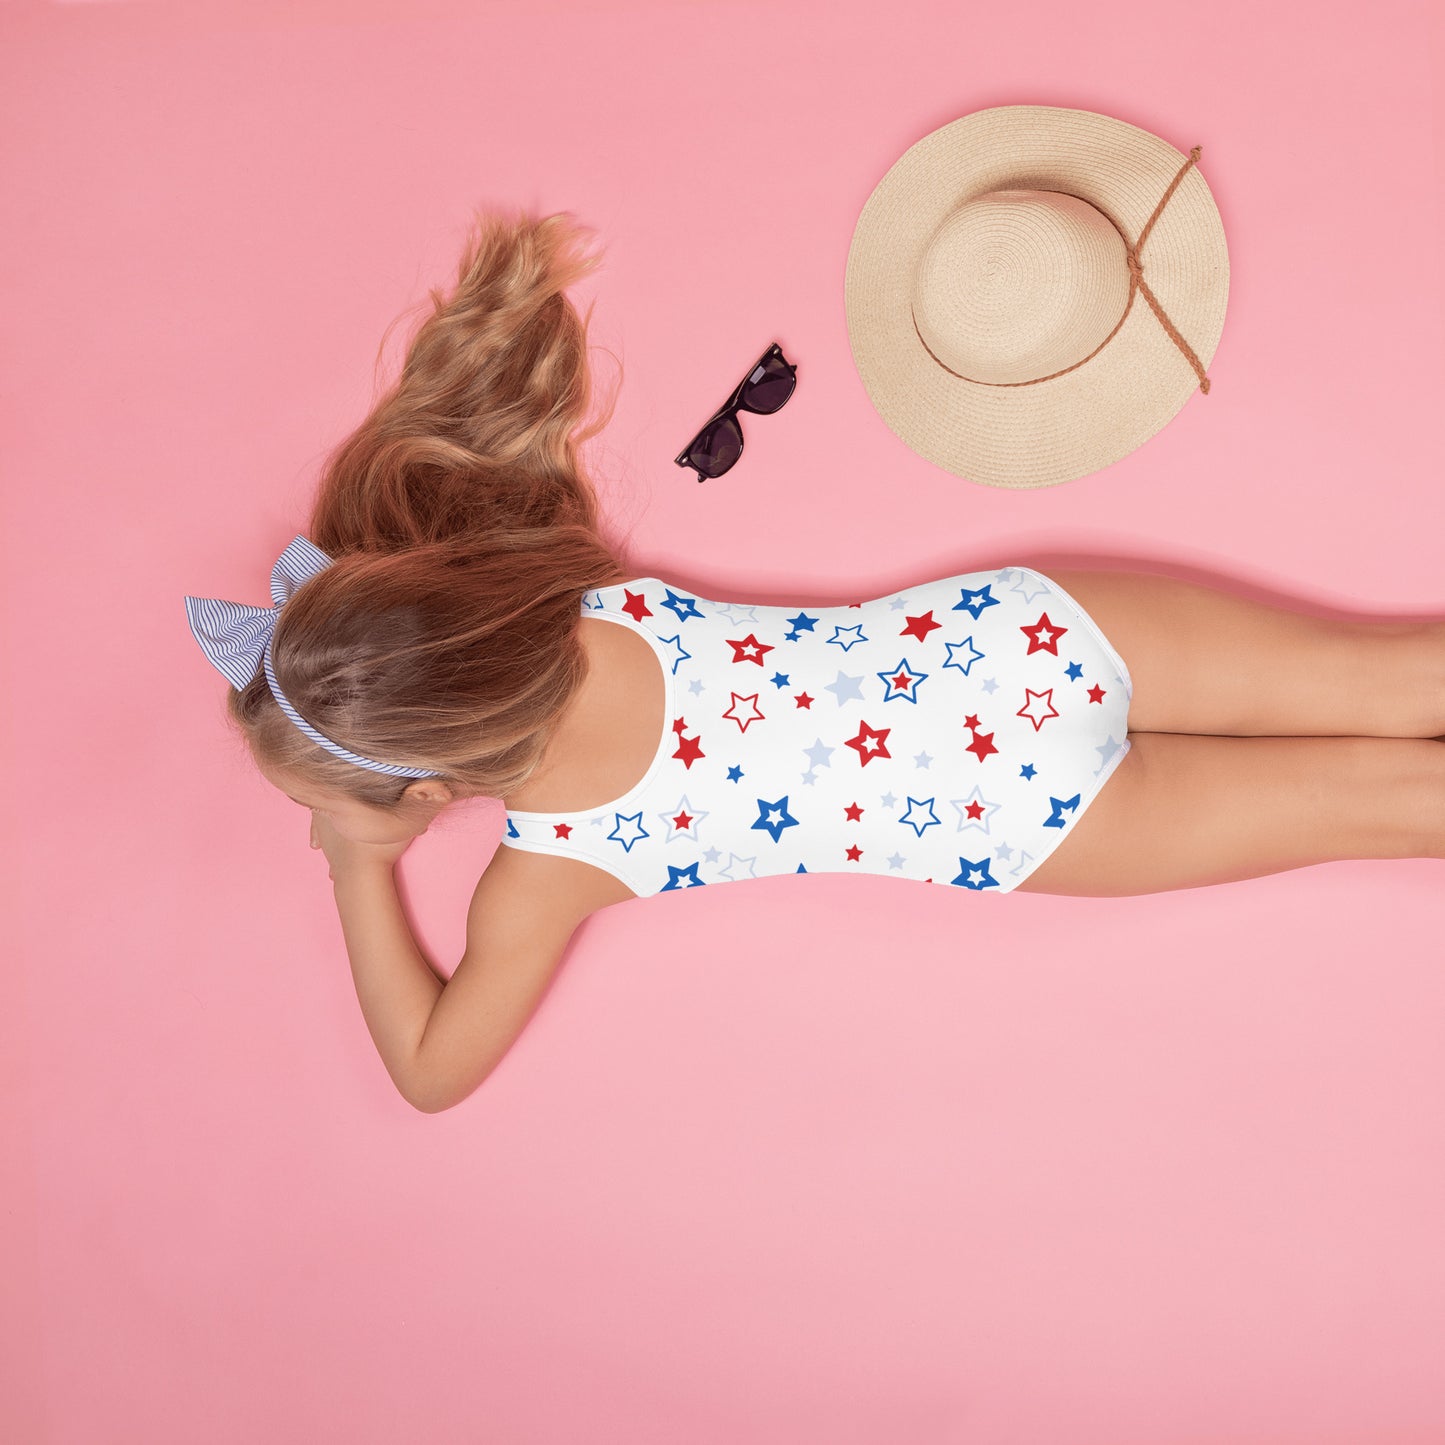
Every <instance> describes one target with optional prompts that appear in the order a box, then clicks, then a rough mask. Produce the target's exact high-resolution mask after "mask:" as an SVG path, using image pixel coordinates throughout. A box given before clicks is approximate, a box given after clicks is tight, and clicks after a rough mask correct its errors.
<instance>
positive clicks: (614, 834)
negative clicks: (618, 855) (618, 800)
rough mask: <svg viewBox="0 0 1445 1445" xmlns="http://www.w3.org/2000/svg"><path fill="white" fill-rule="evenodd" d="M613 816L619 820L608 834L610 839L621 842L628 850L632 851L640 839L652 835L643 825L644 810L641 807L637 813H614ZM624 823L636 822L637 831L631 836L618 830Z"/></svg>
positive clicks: (610, 840) (613, 841)
mask: <svg viewBox="0 0 1445 1445" xmlns="http://www.w3.org/2000/svg"><path fill="white" fill-rule="evenodd" d="M613 817H614V818H616V820H617V821H616V822H615V823H614V824H613V827H612V831H611V832H610V833H609V834H608V835H607V838H608V841H609V842H612V843H621V844H622V846H623V848H625V849H626V850H627V852H629V853H630V852H632V845H633V844H634V843H636V842H638V841H639V840H640V839H642V838H650V837H652V834H651V833H649V832H648V831H647V829H646V828H644V827H643V826H642V810H641V809H640V808H639V809H638V811H637V812H635V813H627V814H623V813H614V814H613ZM624 823H633V824H635V825H636V827H637V831H636V832H635V833H632V834H631V836H624V835H623V834H622V833H620V832H619V831H618V830H619V829H620V828H621V827H622V825H623V824H624Z"/></svg>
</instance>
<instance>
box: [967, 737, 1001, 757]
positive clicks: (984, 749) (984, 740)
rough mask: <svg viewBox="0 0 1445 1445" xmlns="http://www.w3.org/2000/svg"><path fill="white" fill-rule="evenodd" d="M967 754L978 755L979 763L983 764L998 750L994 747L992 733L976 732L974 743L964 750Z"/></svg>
mask: <svg viewBox="0 0 1445 1445" xmlns="http://www.w3.org/2000/svg"><path fill="white" fill-rule="evenodd" d="M964 751H965V752H969V753H977V754H978V760H979V762H982V761H983V760H984V759H985V758H986V757H987V756H988V755H989V754H990V753H996V752H997V751H998V749H997V748H996V747H994V745H993V734H992V733H980V732H976V733H974V735H973V741H972V742H971V743H970V744H969V745H968V747H966V748H965V749H964Z"/></svg>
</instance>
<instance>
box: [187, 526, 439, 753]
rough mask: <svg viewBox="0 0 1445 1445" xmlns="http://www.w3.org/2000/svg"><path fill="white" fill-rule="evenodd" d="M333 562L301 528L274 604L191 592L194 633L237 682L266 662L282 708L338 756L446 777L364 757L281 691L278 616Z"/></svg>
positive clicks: (281, 567) (283, 560) (279, 563)
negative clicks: (274, 650)
mask: <svg viewBox="0 0 1445 1445" xmlns="http://www.w3.org/2000/svg"><path fill="white" fill-rule="evenodd" d="M331 563H332V558H330V557H328V556H327V555H326V553H325V552H323V551H322V550H321V549H320V548H319V547H317V546H315V545H314V544H313V543H312V542H311V541H310V540H309V539H308V538H306V537H303V536H301V535H300V534H299V533H298V534H297V535H296V536H295V537H293V538H292V539H291V542H290V544H289V545H288V546H287V548H286V550H285V551H284V552H282V554H281V555H280V557H279V558H277V560H276V565H275V566H274V567H273V568H272V569H271V596H272V598H273V600H274V602H275V605H274V606H273V607H252V606H250V605H249V604H248V603H245V602H225V601H223V600H222V599H221V598H219V597H187V598H186V620H187V621H188V622H189V623H190V624H191V633H192V635H193V636H194V637H195V639H196V641H197V642H199V643H200V644H201V651H202V652H204V653H205V654H206V656H207V657H208V658H209V659H210V661H211V664H212V666H214V667H215V669H216V670H217V671H218V672H219V673H220V674H221V675H222V676H223V677H224V678H225V679H226V680H227V681H228V682H229V683H230V684H231V685H232V686H233V687H237V688H242V687H245V685H246V684H247V683H248V682H250V681H251V679H252V678H253V677H255V675H256V668H257V667H258V666H262V667H264V668H265V669H266V681H267V683H269V684H270V687H271V691H272V693H273V694H274V695H275V698H276V701H277V702H278V703H279V704H280V705H281V711H282V712H284V713H285V714H286V716H287V717H289V718H290V719H291V721H292V722H293V723H295V724H296V726H297V727H298V728H300V729H301V731H302V732H303V733H305V734H306V736H307V737H308V738H310V739H311V740H312V741H313V742H317V743H320V744H321V746H322V747H323V748H326V749H328V750H329V751H330V752H333V753H335V754H336V756H337V757H339V758H345V759H346V761H347V762H348V763H356V764H357V765H358V766H359V767H363V768H371V769H372V770H373V771H375V772H378V773H392V774H394V775H395V776H397V777H399V778H439V777H441V774H440V773H439V772H434V771H433V770H432V769H430V768H404V767H401V766H400V765H398V764H396V763H378V762H376V761H375V759H373V758H363V757H362V756H361V755H360V754H359V753H353V752H352V751H351V750H350V749H349V748H344V747H342V746H341V744H340V743H337V742H332V740H331V739H330V738H329V737H327V736H326V735H325V733H321V732H318V731H317V730H316V729H315V728H314V727H312V726H311V724H310V723H309V722H307V721H306V719H305V718H303V717H302V716H301V714H300V713H299V712H297V711H296V709H295V708H294V707H292V706H291V704H290V702H289V701H288V700H287V698H286V695H285V694H284V693H283V692H282V691H281V685H280V684H279V683H278V682H277V681H276V673H275V671H274V670H273V669H272V667H271V638H272V635H273V634H274V632H275V631H276V619H277V618H278V617H279V616H280V615H281V608H282V607H283V606H284V605H285V604H286V601H287V599H288V598H289V597H290V596H291V594H292V593H293V592H294V591H295V590H296V589H297V588H298V587H299V586H300V585H301V584H302V583H303V582H305V581H306V580H307V579H308V578H310V577H314V576H315V575H316V574H317V573H318V572H324V571H325V570H326V568H328V567H329V566H331Z"/></svg>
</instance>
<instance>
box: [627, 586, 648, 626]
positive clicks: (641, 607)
mask: <svg viewBox="0 0 1445 1445" xmlns="http://www.w3.org/2000/svg"><path fill="white" fill-rule="evenodd" d="M622 590H623V592H624V593H626V595H627V601H626V602H624V603H623V604H622V610H623V611H624V612H625V613H627V615H628V616H629V617H630V618H631V619H632V620H633V621H634V622H641V621H642V619H643V618H644V617H651V616H652V608H650V607H649V606H648V605H647V603H646V602H645V601H644V600H643V594H642V593H641V592H628V591H627V588H625V587H624V588H623V589H622Z"/></svg>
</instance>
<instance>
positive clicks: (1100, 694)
mask: <svg viewBox="0 0 1445 1445" xmlns="http://www.w3.org/2000/svg"><path fill="white" fill-rule="evenodd" d="M1103 700H1104V689H1103V688H1102V687H1100V686H1099V684H1098V683H1097V682H1096V683H1095V684H1094V685H1093V687H1091V688H1090V689H1089V701H1090V702H1103Z"/></svg>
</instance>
